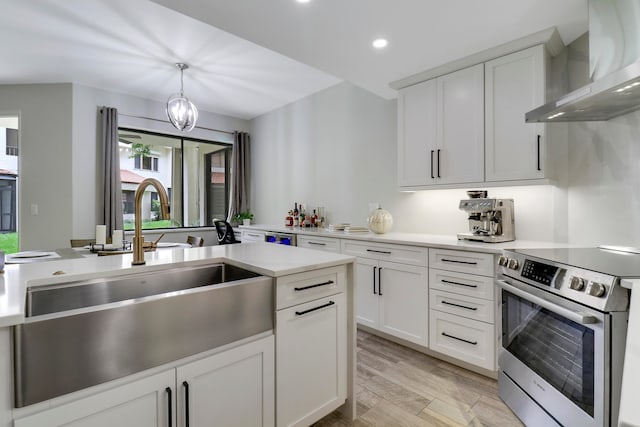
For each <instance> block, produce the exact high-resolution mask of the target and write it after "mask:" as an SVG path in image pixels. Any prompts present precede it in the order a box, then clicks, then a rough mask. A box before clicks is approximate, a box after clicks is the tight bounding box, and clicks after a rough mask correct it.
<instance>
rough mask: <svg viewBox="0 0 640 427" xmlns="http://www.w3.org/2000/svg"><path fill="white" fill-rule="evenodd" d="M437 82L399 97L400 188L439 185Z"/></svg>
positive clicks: (410, 89)
mask: <svg viewBox="0 0 640 427" xmlns="http://www.w3.org/2000/svg"><path fill="white" fill-rule="evenodd" d="M436 107H437V102H436V80H435V79H433V80H428V81H426V82H422V83H419V84H417V85H414V86H410V87H407V88H405V89H402V90H401V91H400V93H399V94H398V185H399V186H401V187H404V186H414V185H427V184H435V174H434V171H433V155H434V152H435V150H436V148H437V147H436V138H437V133H436V116H437V114H436Z"/></svg>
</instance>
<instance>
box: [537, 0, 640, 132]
mask: <svg viewBox="0 0 640 427" xmlns="http://www.w3.org/2000/svg"><path fill="white" fill-rule="evenodd" d="M639 41H640V2H638V1H637V0H589V72H590V76H591V78H592V80H593V83H591V84H589V85H587V86H584V87H582V88H580V89H578V90H574V91H573V92H570V93H568V94H567V95H565V96H563V97H562V98H560V99H558V100H555V101H553V102H549V103H547V104H545V105H543V106H541V107H538V108H536V109H534V110H531V111H529V112H528V113H526V114H525V120H526V122H527V123H535V122H578V121H603V120H609V119H611V118H613V117H617V116H620V115H623V114H627V113H630V112H632V111H635V110H638V109H640V59H639V58H640V43H639Z"/></svg>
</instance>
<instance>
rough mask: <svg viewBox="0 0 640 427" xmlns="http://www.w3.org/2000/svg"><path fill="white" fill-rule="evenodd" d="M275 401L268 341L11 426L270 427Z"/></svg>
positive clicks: (270, 340) (270, 339)
mask: <svg viewBox="0 0 640 427" xmlns="http://www.w3.org/2000/svg"><path fill="white" fill-rule="evenodd" d="M185 383H186V384H185ZM187 390H188V392H187ZM187 393H188V398H187ZM274 401H275V397H274V338H273V336H269V337H266V338H262V339H259V340H256V341H253V342H250V343H248V344H244V345H241V346H238V347H235V348H232V349H230V350H226V351H224V352H222V353H218V354H214V355H212V356H208V357H205V358H203V359H200V360H197V361H195V362H191V363H189V364H186V365H183V366H179V367H178V368H173V369H168V370H166V371H163V372H161V373H158V374H155V375H152V376H149V377H146V378H143V379H140V380H136V381H133V382H131V383H127V384H125V385H121V386H118V387H115V388H113V389H109V390H106V391H103V392H99V393H96V394H93V395H89V396H87V397H84V398H80V399H78V400H74V401H71V402H68V403H64V404H62V405H60V406H56V407H53V408H50V409H46V410H43V411H41V412H37V413H35V414H31V415H27V416H25V417H22V418H18V419H16V420H15V421H14V426H15V427H42V426H47V427H54V426H56V427H57V426H73V427H112V426H118V427H157V426H162V427H165V426H176V425H177V426H183V427H187V426H189V425H190V426H209V425H216V426H264V427H267V426H273V425H274V418H275V417H274V405H275V403H274ZM187 407H188V414H189V420H188V421H187V416H186V415H187V412H186V408H187ZM176 409H177V410H176Z"/></svg>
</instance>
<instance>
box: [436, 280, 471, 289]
mask: <svg viewBox="0 0 640 427" xmlns="http://www.w3.org/2000/svg"><path fill="white" fill-rule="evenodd" d="M440 281H441V282H442V283H448V284H450V285H460V286H466V287H468V288H477V287H478V285H468V284H466V283H460V282H452V281H451V280H445V279H442V280H440Z"/></svg>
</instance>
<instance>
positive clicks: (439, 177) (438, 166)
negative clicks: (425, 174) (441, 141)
mask: <svg viewBox="0 0 640 427" xmlns="http://www.w3.org/2000/svg"><path fill="white" fill-rule="evenodd" d="M438 178H441V176H440V149H439V148H438Z"/></svg>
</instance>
